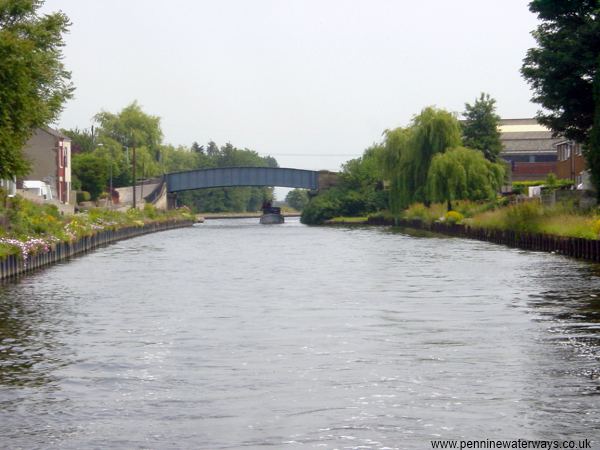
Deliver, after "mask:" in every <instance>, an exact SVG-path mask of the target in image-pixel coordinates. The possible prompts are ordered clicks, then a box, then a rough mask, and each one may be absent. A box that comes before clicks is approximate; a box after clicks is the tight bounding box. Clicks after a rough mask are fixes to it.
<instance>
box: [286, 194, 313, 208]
mask: <svg viewBox="0 0 600 450" xmlns="http://www.w3.org/2000/svg"><path fill="white" fill-rule="evenodd" d="M308 200H309V198H308V191H307V190H306V189H293V190H291V191H290V192H288V193H287V195H286V196H285V202H286V203H287V204H288V205H290V206H291V207H292V208H294V209H295V210H296V211H302V210H303V209H304V207H305V206H306V204H307V203H308Z"/></svg>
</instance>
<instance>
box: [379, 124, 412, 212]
mask: <svg viewBox="0 0 600 450" xmlns="http://www.w3.org/2000/svg"><path fill="white" fill-rule="evenodd" d="M384 135H385V139H384V142H383V151H381V152H380V161H379V164H380V167H381V173H382V175H383V178H384V179H385V180H386V181H387V182H388V183H389V188H390V195H389V208H390V212H391V213H392V214H393V215H394V217H398V216H399V215H400V212H401V211H402V209H404V208H405V207H406V206H408V205H409V203H410V197H411V196H410V194H409V192H410V189H409V188H408V185H407V183H406V181H407V177H406V175H405V172H406V168H405V167H406V163H407V154H408V151H409V148H410V146H411V144H412V138H413V136H412V129H411V128H395V129H393V130H386V131H385V132H384Z"/></svg>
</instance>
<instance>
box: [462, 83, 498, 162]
mask: <svg viewBox="0 0 600 450" xmlns="http://www.w3.org/2000/svg"><path fill="white" fill-rule="evenodd" d="M463 116H464V118H465V121H464V123H463V124H462V135H463V144H464V145H465V147H469V148H473V149H475V150H481V151H482V152H483V154H484V156H485V158H486V159H487V160H488V161H491V162H496V161H497V159H498V155H499V154H500V152H501V151H502V142H501V141H500V131H499V129H498V124H499V122H500V116H499V115H498V114H496V100H494V99H493V98H491V97H490V95H489V94H484V93H483V92H482V93H481V95H480V97H479V98H478V99H475V103H474V104H473V105H470V104H469V103H465V112H464V113H463Z"/></svg>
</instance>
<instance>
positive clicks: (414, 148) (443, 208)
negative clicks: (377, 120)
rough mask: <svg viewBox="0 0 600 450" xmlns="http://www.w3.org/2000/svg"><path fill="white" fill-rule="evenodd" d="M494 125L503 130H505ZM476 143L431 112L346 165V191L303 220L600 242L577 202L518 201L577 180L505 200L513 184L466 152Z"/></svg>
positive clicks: (597, 218)
mask: <svg viewBox="0 0 600 450" xmlns="http://www.w3.org/2000/svg"><path fill="white" fill-rule="evenodd" d="M467 107H468V108H467V110H468V109H469V107H470V108H471V110H472V109H473V108H476V109H477V108H479V109H482V108H483V107H485V109H487V110H488V114H493V100H492V99H490V98H489V97H488V96H484V95H482V96H481V97H480V98H479V99H478V100H477V101H476V102H475V104H474V105H473V106H471V105H468V104H467ZM467 112H468V111H467ZM465 115H467V114H465ZM486 120H487V119H486ZM491 123H492V124H493V125H492V127H493V129H494V130H497V124H494V121H493V120H492V121H491ZM478 126H479V125H478ZM482 134H483V133H482ZM468 136H470V137H468ZM472 136H473V133H470V131H469V123H466V124H465V123H462V124H461V123H459V122H458V120H457V119H456V117H455V116H454V115H452V114H450V113H449V112H447V111H444V110H440V109H436V108H425V109H424V110H423V111H422V112H421V113H420V114H419V115H417V116H415V118H413V121H412V122H411V124H410V125H409V126H408V127H406V128H397V129H395V130H388V131H386V132H385V133H384V139H383V142H381V143H379V144H374V145H373V146H371V147H369V148H368V149H367V150H365V152H364V154H363V155H362V157H360V158H357V159H354V160H351V161H349V162H348V163H346V164H345V165H344V166H343V170H342V174H341V177H340V184H339V185H338V186H336V187H334V188H332V189H330V190H328V191H326V192H323V193H320V194H319V195H317V196H316V197H314V198H312V199H311V201H310V202H309V203H308V205H306V206H305V208H304V209H303V212H302V217H301V220H302V222H303V223H306V224H323V223H329V224H335V223H355V224H360V223H369V222H370V223H389V224H393V223H399V222H401V221H402V220H413V221H414V220H418V221H421V222H423V223H424V224H431V223H432V222H435V221H440V222H445V223H452V224H464V225H466V226H468V227H471V228H481V229H490V230H511V231H516V232H527V233H540V234H550V235H557V236H566V237H577V238H586V239H598V237H599V232H600V211H599V210H598V209H596V208H587V209H582V208H580V207H578V206H577V205H576V204H575V202H574V201H570V202H566V203H564V202H563V203H560V202H559V203H558V204H556V205H554V206H544V205H542V204H541V202H540V201H539V200H538V201H536V200H535V199H533V200H529V201H527V200H524V199H522V198H520V197H519V196H518V194H523V193H525V192H526V190H527V188H528V187H529V186H533V185H543V186H544V190H545V191H547V192H548V191H552V190H558V189H571V188H572V182H571V181H569V180H557V179H556V177H555V176H554V175H553V174H551V175H549V176H548V178H547V179H546V180H540V181H530V182H518V183H513V185H512V191H513V195H512V196H510V197H502V196H499V195H498V194H497V193H498V192H499V190H500V188H501V186H502V185H504V184H506V183H507V181H506V180H505V165H504V164H503V163H502V162H501V161H499V159H498V154H497V153H496V152H484V151H483V150H481V148H467V147H464V143H465V142H469V143H470V145H473V146H477V145H478V144H477V141H476V140H475V139H473V137H472ZM486 145H488V146H489V139H487V144H486ZM492 147H493V148H497V146H492ZM488 158H490V159H488Z"/></svg>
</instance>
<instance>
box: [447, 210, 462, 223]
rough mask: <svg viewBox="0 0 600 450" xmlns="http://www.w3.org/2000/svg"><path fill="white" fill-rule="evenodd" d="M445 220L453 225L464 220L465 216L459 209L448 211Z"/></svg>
mask: <svg viewBox="0 0 600 450" xmlns="http://www.w3.org/2000/svg"><path fill="white" fill-rule="evenodd" d="M444 219H445V220H444V221H445V222H446V223H449V224H451V225H454V224H455V223H460V222H462V221H463V219H464V216H463V215H462V214H461V213H459V212H458V211H448V212H447V213H446V215H445V216H444Z"/></svg>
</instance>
